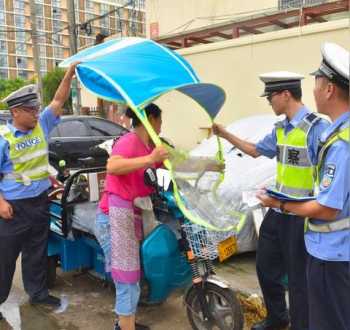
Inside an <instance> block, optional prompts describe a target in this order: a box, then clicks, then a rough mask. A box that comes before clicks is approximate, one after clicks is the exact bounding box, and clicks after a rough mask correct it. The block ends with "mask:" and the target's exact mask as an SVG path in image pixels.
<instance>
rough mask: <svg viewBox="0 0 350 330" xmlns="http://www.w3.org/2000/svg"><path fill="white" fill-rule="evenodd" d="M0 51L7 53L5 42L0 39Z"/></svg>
mask: <svg viewBox="0 0 350 330" xmlns="http://www.w3.org/2000/svg"><path fill="white" fill-rule="evenodd" d="M0 53H7V42H6V41H5V40H0Z"/></svg>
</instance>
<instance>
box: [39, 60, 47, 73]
mask: <svg viewBox="0 0 350 330" xmlns="http://www.w3.org/2000/svg"><path fill="white" fill-rule="evenodd" d="M40 71H41V72H43V73H45V72H46V71H47V63H46V59H45V58H41V59H40Z"/></svg>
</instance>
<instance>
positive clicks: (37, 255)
mask: <svg viewBox="0 0 350 330" xmlns="http://www.w3.org/2000/svg"><path fill="white" fill-rule="evenodd" d="M9 202H10V204H11V206H12V208H13V213H14V216H13V218H12V219H11V220H4V219H1V218H0V304H2V303H3V302H5V300H6V299H7V297H8V295H9V292H10V289H11V286H12V280H13V275H14V273H15V269H16V261H17V258H18V256H19V254H20V253H22V279H23V284H24V289H25V291H26V292H27V294H28V295H29V296H30V298H39V299H41V298H45V297H46V296H47V295H48V290H47V279H46V276H47V240H48V235H49V217H50V215H49V202H48V198H47V193H46V191H45V192H44V193H43V194H41V195H40V196H38V197H34V198H26V199H20V200H13V201H9Z"/></svg>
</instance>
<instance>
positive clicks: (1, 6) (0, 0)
mask: <svg viewBox="0 0 350 330" xmlns="http://www.w3.org/2000/svg"><path fill="white" fill-rule="evenodd" d="M0 10H5V0H0Z"/></svg>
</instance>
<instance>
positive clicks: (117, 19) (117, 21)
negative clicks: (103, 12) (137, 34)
mask: <svg viewBox="0 0 350 330" xmlns="http://www.w3.org/2000/svg"><path fill="white" fill-rule="evenodd" d="M115 30H116V31H117V32H122V30H123V26H122V20H121V19H120V17H119V15H117V16H116V17H115Z"/></svg>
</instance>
